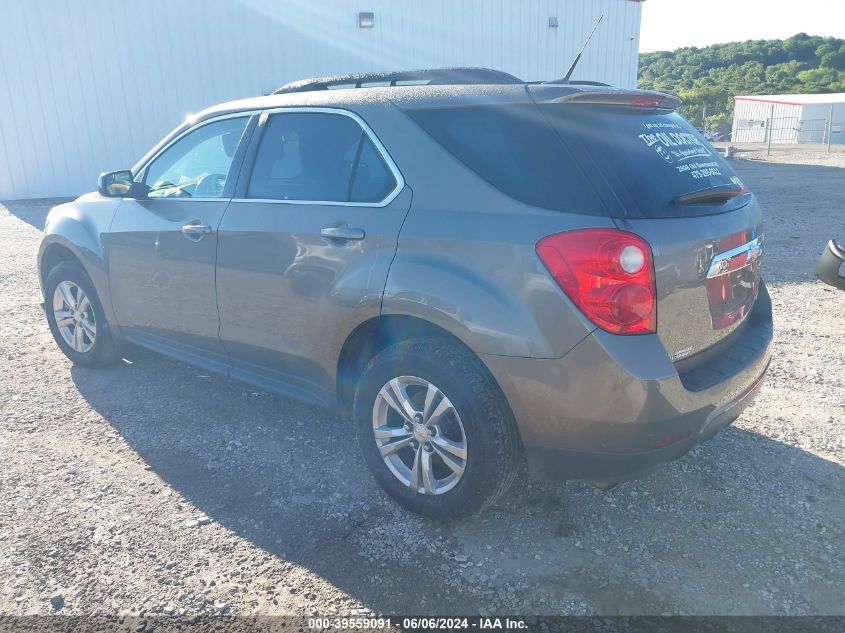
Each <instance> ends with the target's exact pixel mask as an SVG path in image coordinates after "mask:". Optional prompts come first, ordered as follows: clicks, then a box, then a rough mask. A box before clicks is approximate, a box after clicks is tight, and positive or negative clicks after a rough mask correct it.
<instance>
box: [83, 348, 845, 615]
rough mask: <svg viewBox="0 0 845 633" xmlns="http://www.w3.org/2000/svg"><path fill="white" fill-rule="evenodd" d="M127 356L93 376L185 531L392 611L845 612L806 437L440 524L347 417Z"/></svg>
mask: <svg viewBox="0 0 845 633" xmlns="http://www.w3.org/2000/svg"><path fill="white" fill-rule="evenodd" d="M127 356H128V359H129V361H128V362H124V363H121V364H119V365H118V366H116V367H115V368H113V369H109V370H100V371H95V370H86V369H82V368H78V367H74V368H73V369H72V376H73V380H74V382H75V384H76V386H77V388H78V389H79V392H80V393H81V394H82V395H83V396H84V397H85V399H86V400H87V401H88V402H89V403H90V405H91V406H92V407H93V408H94V409H95V410H96V411H97V412H99V414H101V415H102V416H103V417H104V418H105V419H106V420H107V421H108V423H109V424H111V425H112V426H113V427H114V429H116V430H117V431H118V432H119V433H120V435H121V436H122V437H123V438H124V439H125V441H126V442H127V444H128V445H129V446H130V447H131V448H132V449H133V450H134V451H135V452H136V453H137V455H138V456H139V457H140V459H142V460H143V461H144V462H145V464H146V466H147V468H148V469H149V470H151V471H152V472H153V473H154V474H155V475H157V476H158V477H160V478H161V480H162V481H163V482H164V483H166V484H167V485H168V486H169V487H171V488H172V490H173V491H174V492H175V493H177V494H174V495H172V498H170V500H168V501H166V502H161V501H157V503H170V504H178V505H177V506H176V510H175V511H174V512H173V513H172V514H173V516H174V525H173V529H174V530H191V529H193V530H197V532H196V534H197V536H196V538H198V539H202V538H203V531H204V530H207V529H208V526H204V525H199V526H194V524H191V523H188V524H186V523H185V521H190V519H191V518H194V517H202V515H205V516H207V517H208V518H209V519H210V520H211V523H210V524H209V525H214V524H215V523H216V524H219V525H220V526H222V527H223V528H225V529H226V530H230V531H231V532H232V533H234V534H236V535H238V536H239V537H241V538H243V539H246V540H248V541H249V542H251V543H254V544H255V545H257V546H258V547H260V548H262V549H263V550H265V551H266V552H268V553H269V554H271V555H272V556H273V557H275V558H277V559H279V560H284V561H289V562H293V563H296V564H299V565H302V566H305V567H307V568H308V569H310V570H312V571H313V572H314V573H315V574H318V575H319V576H320V577H322V578H323V579H325V580H326V581H327V582H329V583H331V584H333V585H335V586H337V587H338V588H340V589H341V590H343V591H344V592H346V593H347V594H349V595H350V596H352V597H353V598H355V599H357V600H359V601H360V602H362V603H363V604H365V605H366V606H367V607H369V608H371V609H373V610H374V611H376V612H380V613H425V612H431V611H436V612H439V613H461V612H463V613H478V612H479V610H482V609H483V610H493V611H511V612H522V613H561V612H568V613H573V612H580V613H590V612H593V613H600V614H624V613H635V614H641V613H656V614H659V613H663V612H673V613H678V612H683V613H704V614H711V613H726V614H730V613H780V612H808V613H837V612H841V611H842V603H841V600H840V598H841V587H842V586H843V585H845V577H843V571H842V570H843V568H845V564H843V560H842V551H841V543H842V542H845V534H843V525H845V496H844V495H843V490H845V469H843V468H842V467H841V466H839V465H837V464H835V463H833V462H830V461H827V460H825V459H822V458H820V457H818V456H816V455H814V454H811V453H808V452H806V451H803V450H801V449H799V448H797V447H795V446H791V445H789V444H786V443H782V442H779V441H776V440H773V439H771V438H769V437H766V436H763V435H759V434H757V433H753V432H749V431H745V430H742V428H731V429H728V430H727V431H726V432H724V433H722V434H720V435H718V436H717V437H716V438H714V439H713V440H711V441H710V442H708V443H706V444H704V445H702V446H700V447H698V448H696V449H695V450H694V451H693V452H692V454H690V455H688V456H687V457H685V458H683V459H682V460H680V461H678V462H675V463H672V464H669V465H667V466H665V467H664V468H662V469H661V470H660V471H659V472H657V473H655V474H653V475H651V476H650V477H648V478H646V479H644V480H642V481H638V482H631V483H628V484H624V485H622V486H619V487H618V488H616V489H613V490H611V491H610V492H607V493H602V492H599V491H598V490H597V489H595V488H593V487H591V486H589V485H587V484H585V483H582V482H563V483H554V484H549V483H535V482H531V481H530V480H529V479H528V478H527V476H526V475H525V474H522V475H521V476H520V477H519V479H518V481H517V482H516V484H515V486H514V488H513V489H512V490H511V491H510V492H509V493H508V494H507V495H506V496H505V498H503V499H502V500H500V502H499V503H498V504H497V505H496V507H494V508H492V509H490V510H488V511H486V512H485V513H483V514H482V515H480V516H478V517H475V518H472V519H469V520H467V521H464V522H461V523H457V524H437V523H434V522H431V521H426V520H422V519H419V518H417V517H414V516H412V515H409V514H407V513H406V512H404V511H402V510H401V509H399V508H397V507H396V506H395V505H393V504H392V503H391V502H389V501H387V500H386V499H385V497H384V496H383V495H382V493H381V492H380V491H379V490H378V488H377V486H376V484H375V483H374V481H373V480H372V479H371V478H370V476H369V474H368V472H367V471H366V468H365V466H364V464H363V462H362V460H361V459H360V458H359V455H358V449H357V446H356V444H355V440H354V434H353V430H352V428H351V425H350V424H349V422H347V421H346V420H344V419H341V418H339V417H337V416H333V415H331V414H328V413H326V412H324V411H321V410H319V409H315V408H312V407H309V406H305V405H301V404H298V403H294V402H291V401H288V400H285V399H283V398H280V397H276V396H274V395H271V394H268V393H265V392H261V391H258V390H256V389H254V388H252V387H249V386H246V385H243V384H241V383H238V382H235V381H232V380H229V379H226V378H222V377H216V376H208V375H206V374H204V372H202V371H200V370H197V369H194V368H191V367H189V366H187V365H184V364H181V363H178V362H175V361H171V360H169V359H166V358H163V357H161V356H158V355H156V354H153V353H151V352H147V351H143V350H138V349H134V348H131V349H129V350H128V355H127ZM740 425H741V422H740ZM139 494H140V491H139ZM185 501H187V503H185ZM191 526H194V527H191ZM232 565H233V566H234V567H237V566H238V563H237V562H235V561H233V563H232ZM239 573H240V572H239ZM247 573H248V572H247ZM256 591H257V592H258V591H259V589H258V588H256ZM253 598H254V599H255V602H254V605H261V604H264V603H262V602H261V600H260V599H263V597H262V596H257V595H256V596H246V597H244V600H246V601H248V599H253ZM255 608H259V607H258V606H255Z"/></svg>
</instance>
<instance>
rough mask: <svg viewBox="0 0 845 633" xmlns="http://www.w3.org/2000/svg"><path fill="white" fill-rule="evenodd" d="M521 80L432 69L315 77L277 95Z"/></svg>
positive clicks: (495, 74)
mask: <svg viewBox="0 0 845 633" xmlns="http://www.w3.org/2000/svg"><path fill="white" fill-rule="evenodd" d="M521 83H524V82H523V81H522V80H521V79H518V78H516V77H514V76H513V75H510V74H508V73H506V72H502V71H501V70H492V69H490V68H431V69H427V70H398V71H386V72H375V73H362V74H355V75H338V76H335V77H313V78H311V79H302V80H300V81H292V82H291V83H287V84H285V85H284V86H282V87H281V88H279V89H278V90H275V91H274V92H273V94H274V95H281V94H288V93H291V92H311V91H314V90H331V89H338V88H367V87H373V88H374V87H380V86H397V85H429V86H445V85H453V86H454V85H478V84H521Z"/></svg>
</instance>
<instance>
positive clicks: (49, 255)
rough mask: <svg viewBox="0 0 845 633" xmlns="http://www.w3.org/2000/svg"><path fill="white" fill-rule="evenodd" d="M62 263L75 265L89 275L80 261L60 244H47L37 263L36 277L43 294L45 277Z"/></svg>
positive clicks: (64, 245) (65, 246)
mask: <svg viewBox="0 0 845 633" xmlns="http://www.w3.org/2000/svg"><path fill="white" fill-rule="evenodd" d="M63 262H69V263H73V264H77V265H78V266H79V267H80V268H81V269H82V270H84V271H85V273H86V274H88V276H89V277H90V274H89V273H88V271H87V270H86V268H85V264H83V263H82V260H81V259H80V258H79V257H77V256H76V254H75V253H74V252H73V251H72V250H71V249H70V248H69V247H68V246H67V245H66V244H62V243H60V242H52V243H49V244H47V245H46V246H45V247H44V249H43V250H42V251H41V256H40V258H39V261H38V277H39V280H40V281H41V289H42V292H43V289H44V284H45V283H46V281H47V275H49V274H50V271H51V270H53V269H54V268H55V267H56V266H58V265H59V264H61V263H63Z"/></svg>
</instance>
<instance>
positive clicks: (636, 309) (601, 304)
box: [537, 229, 657, 334]
mask: <svg viewBox="0 0 845 633" xmlns="http://www.w3.org/2000/svg"><path fill="white" fill-rule="evenodd" d="M537 255H538V256H539V257H540V260H541V261H542V262H543V264H545V266H546V268H548V269H549V272H550V273H551V274H552V277H554V279H555V281H556V282H557V283H558V284H559V285H560V287H561V288H562V289H563V291H564V292H565V293H566V295H567V296H568V297H569V298H570V299H571V300H572V302H573V303H574V304H575V305H576V306H578V308H579V309H580V310H581V311H582V312H583V313H584V314H585V315H586V316H587V318H589V319H590V320H591V321H592V322H593V323H595V324H596V325H598V326H599V327H600V328H602V329H604V330H607V331H608V332H612V333H613V334H651V333H653V332H655V331H656V330H657V309H656V291H655V283H654V261H653V259H652V256H651V247H649V245H648V242H646V241H645V240H644V239H643V238H641V237H639V236H638V235H634V234H633V233H628V232H626V231H618V230H616V229H580V230H576V231H567V232H566V233H556V234H554V235H549V236H548V237H544V238H543V239H542V240H540V241H539V242H538V243H537Z"/></svg>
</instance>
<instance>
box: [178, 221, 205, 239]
mask: <svg viewBox="0 0 845 633" xmlns="http://www.w3.org/2000/svg"><path fill="white" fill-rule="evenodd" d="M209 233H211V227H210V226H208V225H207V224H186V225H185V226H183V227H182V235H184V236H185V237H187V238H188V239H189V240H199V239H201V238H202V236H203V235H208V234H209Z"/></svg>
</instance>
